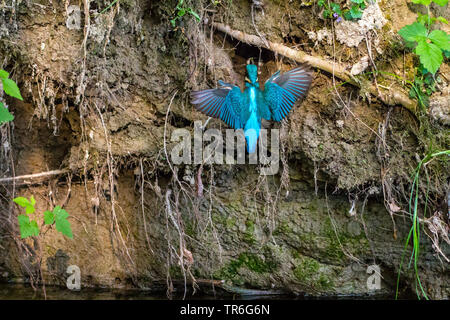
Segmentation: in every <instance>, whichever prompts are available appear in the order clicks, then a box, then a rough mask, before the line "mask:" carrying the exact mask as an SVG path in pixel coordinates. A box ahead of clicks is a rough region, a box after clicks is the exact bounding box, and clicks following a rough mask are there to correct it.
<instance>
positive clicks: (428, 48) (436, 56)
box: [415, 40, 443, 74]
mask: <svg viewBox="0 0 450 320" xmlns="http://www.w3.org/2000/svg"><path fill="white" fill-rule="evenodd" d="M415 52H416V54H418V55H419V58H420V62H421V63H422V64H423V66H424V67H425V68H427V70H428V71H430V72H431V73H432V74H435V73H436V71H437V70H438V69H439V67H440V65H441V63H442V60H443V57H442V50H441V49H440V48H439V47H438V46H437V45H435V44H434V43H428V42H427V41H426V40H421V41H419V44H418V45H417V47H416V49H415Z"/></svg>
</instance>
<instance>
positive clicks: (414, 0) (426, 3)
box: [412, 0, 431, 6]
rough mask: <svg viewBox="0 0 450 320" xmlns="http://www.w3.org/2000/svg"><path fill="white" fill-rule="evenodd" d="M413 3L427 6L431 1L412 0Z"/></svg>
mask: <svg viewBox="0 0 450 320" xmlns="http://www.w3.org/2000/svg"><path fill="white" fill-rule="evenodd" d="M412 2H413V3H416V4H423V5H424V6H428V5H429V4H430V3H431V0H412Z"/></svg>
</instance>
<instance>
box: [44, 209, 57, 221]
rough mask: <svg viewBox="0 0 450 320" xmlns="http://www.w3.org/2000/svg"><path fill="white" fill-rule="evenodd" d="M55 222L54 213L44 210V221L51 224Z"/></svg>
mask: <svg viewBox="0 0 450 320" xmlns="http://www.w3.org/2000/svg"><path fill="white" fill-rule="evenodd" d="M54 222H55V215H54V214H53V212H51V211H48V210H47V211H45V212H44V223H45V224H46V225H49V224H53V223H54Z"/></svg>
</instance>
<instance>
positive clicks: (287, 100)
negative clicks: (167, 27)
mask: <svg viewBox="0 0 450 320" xmlns="http://www.w3.org/2000/svg"><path fill="white" fill-rule="evenodd" d="M246 68H247V73H248V77H246V78H245V81H246V82H245V89H244V92H242V91H241V88H239V86H236V85H233V84H230V83H226V82H223V81H222V80H219V82H218V84H219V87H218V88H215V89H206V90H201V91H192V93H191V98H192V104H193V105H194V106H195V108H196V109H197V110H198V111H200V112H202V113H204V114H206V115H208V116H210V117H213V118H219V119H221V120H222V121H224V122H225V123H226V124H228V125H229V126H230V127H232V128H234V129H236V130H237V129H243V130H244V136H245V140H246V144H247V152H248V153H254V152H255V151H256V145H257V143H258V138H259V133H260V130H261V119H265V120H273V121H277V122H279V121H281V120H283V119H284V118H286V117H287V115H288V114H289V112H290V111H291V109H292V107H293V106H294V104H295V103H296V101H298V100H300V99H302V98H303V97H305V96H306V93H307V92H308V89H309V87H310V85H311V81H312V70H311V69H310V67H309V66H308V65H306V64H302V65H300V66H298V67H296V68H294V69H292V70H290V71H287V72H285V73H280V71H277V72H275V73H274V74H273V75H272V76H271V77H270V78H269V79H268V80H267V81H266V82H265V84H264V90H261V89H260V86H259V82H258V68H257V66H256V65H254V64H247V67H246Z"/></svg>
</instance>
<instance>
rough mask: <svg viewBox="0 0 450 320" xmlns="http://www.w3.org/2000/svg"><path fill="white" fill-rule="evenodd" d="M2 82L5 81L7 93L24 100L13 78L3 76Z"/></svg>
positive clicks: (4, 87) (4, 86)
mask: <svg viewBox="0 0 450 320" xmlns="http://www.w3.org/2000/svg"><path fill="white" fill-rule="evenodd" d="M2 82H3V90H5V93H6V94H7V95H9V96H11V97H14V98H17V99H19V100H23V98H22V96H21V95H20V90H19V87H18V86H17V84H16V83H15V82H14V81H13V80H11V79H4V78H2Z"/></svg>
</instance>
